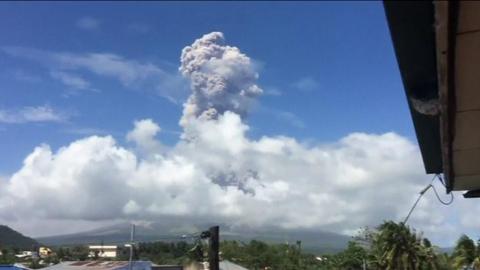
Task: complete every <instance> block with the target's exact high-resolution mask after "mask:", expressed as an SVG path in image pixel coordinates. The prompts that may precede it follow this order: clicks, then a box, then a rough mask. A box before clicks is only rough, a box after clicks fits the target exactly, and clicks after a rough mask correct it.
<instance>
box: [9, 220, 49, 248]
mask: <svg viewBox="0 0 480 270" xmlns="http://www.w3.org/2000/svg"><path fill="white" fill-rule="evenodd" d="M38 245H40V244H39V243H38V242H37V240H35V239H33V238H31V237H28V236H25V235H23V234H21V233H19V232H18V231H16V230H14V229H12V228H10V227H8V226H7V225H0V247H1V248H22V249H31V248H32V247H34V246H38Z"/></svg>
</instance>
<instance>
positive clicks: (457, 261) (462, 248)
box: [453, 234, 476, 269]
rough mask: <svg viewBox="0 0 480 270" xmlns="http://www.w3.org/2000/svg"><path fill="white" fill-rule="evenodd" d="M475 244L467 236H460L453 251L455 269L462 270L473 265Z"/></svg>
mask: <svg viewBox="0 0 480 270" xmlns="http://www.w3.org/2000/svg"><path fill="white" fill-rule="evenodd" d="M475 255H476V251H475V243H474V242H473V240H472V239H471V238H470V237H468V236H466V235H465V234H464V235H462V236H460V238H459V239H458V240H457V244H456V245H455V249H454V251H453V266H454V268H455V269H461V268H463V267H465V266H470V265H472V263H473V261H474V260H475V257H476V256H475Z"/></svg>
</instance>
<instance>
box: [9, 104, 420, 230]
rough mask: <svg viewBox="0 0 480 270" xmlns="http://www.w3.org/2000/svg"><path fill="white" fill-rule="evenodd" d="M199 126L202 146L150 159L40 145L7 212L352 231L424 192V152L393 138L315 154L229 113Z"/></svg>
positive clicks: (96, 142)
mask: <svg viewBox="0 0 480 270" xmlns="http://www.w3.org/2000/svg"><path fill="white" fill-rule="evenodd" d="M191 125H192V130H193V132H195V133H196V135H197V136H196V140H188V141H187V140H180V141H179V142H178V143H177V144H176V145H175V147H173V148H172V149H171V150H170V151H168V152H165V153H161V152H157V153H156V155H154V156H149V157H146V158H143V157H142V156H143V155H140V154H139V153H137V152H136V151H135V150H129V149H127V148H125V147H122V146H121V145H119V144H118V143H117V142H116V141H115V140H114V139H113V138H112V137H110V136H104V137H99V136H91V137H87V138H84V139H81V140H78V141H75V142H73V143H71V144H70V145H68V146H65V147H62V148H60V149H59V150H57V151H53V150H52V149H51V148H50V147H49V146H48V145H41V146H39V147H37V148H36V149H35V150H34V151H33V152H32V153H31V154H30V155H29V156H28V157H27V158H26V159H25V161H24V164H23V166H22V168H21V169H20V170H19V171H18V172H16V173H15V174H13V175H12V176H11V178H10V179H9V181H8V184H7V187H6V194H3V196H2V199H0V205H1V207H0V209H1V211H0V213H12V212H15V214H14V215H17V216H18V217H19V218H21V217H22V216H29V217H32V216H34V217H37V218H49V219H81V220H111V219H119V218H120V219H128V218H132V217H141V218H143V219H146V220H155V219H158V218H161V217H168V216H181V217H189V218H192V219H195V220H197V221H198V220H216V221H219V222H228V223H232V224H238V225H245V226H265V225H269V226H272V225H273V226H279V227H284V228H314V227H317V228H325V229H330V230H333V229H335V230H337V231H349V230H353V229H356V228H358V227H359V226H361V225H364V224H376V223H378V222H380V221H381V220H382V219H385V218H398V217H399V215H401V214H403V213H404V211H405V208H404V207H403V205H402V204H398V202H399V201H406V200H408V198H409V197H410V195H411V194H412V192H415V191H417V190H419V189H420V188H421V183H422V182H421V179H422V177H421V171H422V168H421V162H420V158H419V153H418V149H417V148H416V147H415V146H414V145H413V144H412V143H410V142H409V141H408V140H406V139H404V138H402V137H400V136H398V135H396V134H394V133H387V134H383V135H374V134H362V133H355V134H351V135H349V136H347V137H345V138H343V139H341V140H340V141H339V142H337V143H334V144H330V145H322V146H320V145H318V146H306V145H303V144H301V143H300V142H298V141H296V140H295V139H293V138H288V137H262V138H260V139H259V140H251V139H249V138H248V137H247V136H246V132H247V131H248V129H249V127H248V126H246V125H245V124H244V123H243V122H242V120H241V118H240V117H239V116H238V115H237V114H235V113H232V112H225V113H224V114H222V115H220V116H219V117H218V119H214V120H211V119H209V120H205V119H197V120H192V122H191ZM192 130H191V132H192ZM158 131H159V128H158V126H157V125H156V124H155V123H153V122H152V121H151V120H143V121H138V122H136V123H135V128H134V129H133V130H132V131H131V132H130V133H128V135H127V138H129V140H132V141H135V142H136V143H137V144H138V145H140V146H143V147H145V148H146V147H150V146H151V145H152V144H153V145H155V144H160V142H158V141H156V140H155V139H154V138H153V137H154V135H155V134H156V133H157V132H158ZM378 164H382V166H378ZM419 172H420V173H419ZM391 179H395V180H396V181H399V182H401V183H402V188H401V189H399V187H398V186H396V185H392V184H391V183H390V181H392V180H391ZM377 189H381V190H382V192H377V191H376V190H377ZM380 201H381V202H382V203H378V202H380ZM19 202H22V203H19ZM13 210H15V211H13Z"/></svg>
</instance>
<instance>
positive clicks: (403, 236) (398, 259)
mask: <svg viewBox="0 0 480 270" xmlns="http://www.w3.org/2000/svg"><path fill="white" fill-rule="evenodd" d="M377 229H378V233H377V234H376V235H375V237H374V239H373V247H372V249H373V251H374V252H375V255H376V256H375V257H376V260H375V263H376V264H377V265H378V266H379V268H381V269H386V270H395V269H404V270H415V269H418V268H419V262H420V259H421V258H422V255H423V254H422V245H421V242H420V239H419V238H418V237H417V235H416V234H415V233H414V232H412V231H411V230H410V228H409V227H408V226H406V225H405V224H404V223H395V222H393V221H386V222H384V223H383V224H381V225H380V226H379V227H378V228H377Z"/></svg>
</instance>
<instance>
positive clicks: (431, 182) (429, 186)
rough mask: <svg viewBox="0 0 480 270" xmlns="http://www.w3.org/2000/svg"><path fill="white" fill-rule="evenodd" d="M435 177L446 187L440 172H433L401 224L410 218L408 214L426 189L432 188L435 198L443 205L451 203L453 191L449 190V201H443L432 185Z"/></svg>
mask: <svg viewBox="0 0 480 270" xmlns="http://www.w3.org/2000/svg"><path fill="white" fill-rule="evenodd" d="M435 179H438V181H439V182H440V183H441V184H442V186H444V187H446V185H445V181H444V180H443V178H442V177H441V176H440V174H435V175H434V176H433V178H432V181H430V184H428V185H427V186H426V187H425V188H424V189H422V190H421V191H420V193H419V195H418V198H417V200H416V201H415V203H414V204H413V206H412V208H410V211H409V212H408V214H407V216H406V217H405V219H404V220H403V224H407V221H408V219H409V218H410V215H412V213H413V210H414V209H415V208H416V207H417V204H418V202H419V201H420V199H421V198H422V197H423V195H424V194H425V193H426V192H427V191H428V189H430V188H432V189H433V192H434V193H435V197H437V200H438V201H439V202H440V203H441V204H443V205H450V204H452V203H453V199H454V196H453V192H450V201H448V202H447V201H443V200H442V199H441V198H440V195H438V192H437V189H436V188H435V186H434V185H433V182H434V181H435Z"/></svg>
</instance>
